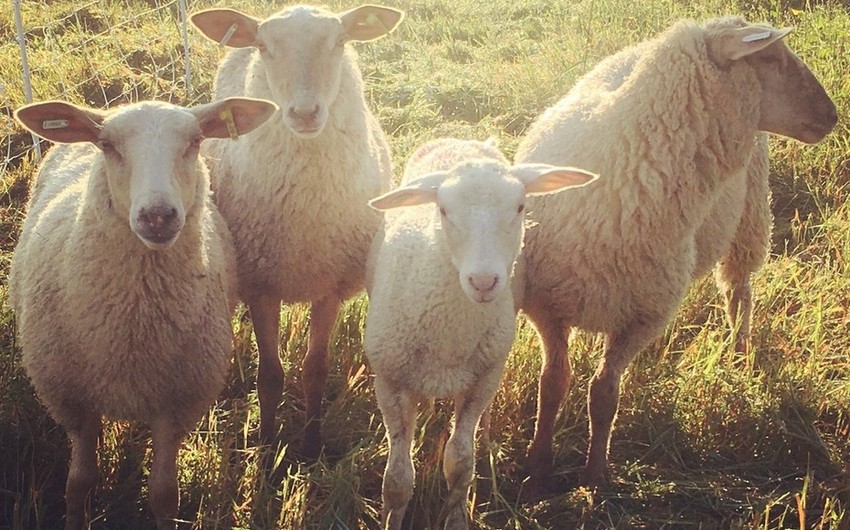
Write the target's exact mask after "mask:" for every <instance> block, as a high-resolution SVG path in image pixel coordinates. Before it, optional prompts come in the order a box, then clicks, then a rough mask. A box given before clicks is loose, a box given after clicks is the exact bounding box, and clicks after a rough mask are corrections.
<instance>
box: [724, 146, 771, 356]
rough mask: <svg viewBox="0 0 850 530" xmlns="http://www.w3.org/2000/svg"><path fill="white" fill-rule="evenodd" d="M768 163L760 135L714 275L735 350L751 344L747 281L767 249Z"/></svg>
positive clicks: (750, 295)
mask: <svg viewBox="0 0 850 530" xmlns="http://www.w3.org/2000/svg"><path fill="white" fill-rule="evenodd" d="M769 176H770V161H769V152H768V145H767V135H766V134H764V133H759V134H758V135H757V137H756V144H755V147H754V148H753V152H752V154H751V155H750V160H749V163H748V164H747V197H746V200H745V201H744V211H743V212H742V214H741V221H740V223H739V225H738V230H737V231H736V232H735V237H734V239H733V240H732V245H731V247H730V249H729V252H728V253H727V255H726V256H724V257H723V259H722V260H721V261H720V264H719V266H718V267H717V269H716V271H715V280H716V283H717V286H718V288H719V289H720V291H721V292H722V293H723V295H724V296H725V298H726V318H727V319H728V321H729V326H730V327H731V330H732V333H735V350H736V351H738V352H742V353H743V352H746V351H747V349H748V348H749V344H750V326H751V321H752V313H753V301H752V288H751V286H750V277H751V276H752V273H754V272H755V271H757V270H759V269H760V268H761V266H762V264H763V263H764V261H765V259H766V258H767V253H768V250H769V249H770V234H771V230H772V228H773V213H772V212H771V211H770V202H771V198H770V185H769Z"/></svg>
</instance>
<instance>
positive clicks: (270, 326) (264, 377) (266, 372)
mask: <svg viewBox="0 0 850 530" xmlns="http://www.w3.org/2000/svg"><path fill="white" fill-rule="evenodd" d="M248 306H249V307H250V308H251V320H252V321H253V323H254V335H255V336H256V337H257V350H258V351H259V355H260V364H259V367H258V369H257V394H258V396H259V398H260V442H261V443H262V444H263V445H270V444H272V443H273V442H274V441H275V439H276V438H277V421H276V417H277V408H278V406H279V405H280V401H281V398H282V396H283V368H282V367H281V365H280V354H279V353H278V333H279V330H280V300H278V299H277V298H275V297H273V296H267V295H259V296H257V297H255V298H253V299H252V300H250V301H249V302H248Z"/></svg>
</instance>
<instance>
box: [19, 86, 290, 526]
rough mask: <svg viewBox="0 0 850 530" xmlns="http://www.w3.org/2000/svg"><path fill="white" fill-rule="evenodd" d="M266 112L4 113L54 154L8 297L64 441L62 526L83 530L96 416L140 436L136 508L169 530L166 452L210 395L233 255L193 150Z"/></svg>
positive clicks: (232, 286)
mask: <svg viewBox="0 0 850 530" xmlns="http://www.w3.org/2000/svg"><path fill="white" fill-rule="evenodd" d="M275 109H276V107H275V106H274V104H272V103H270V102H267V101H261V100H253V99H246V98H230V99H225V100H222V101H219V102H216V103H211V104H207V105H200V106H196V107H192V108H189V109H187V108H183V107H178V106H175V105H171V104H168V103H159V102H144V103H136V104H132V105H127V106H125V107H121V108H118V109H113V110H108V111H101V110H95V109H90V108H85V107H80V106H76V105H72V104H70V103H65V102H61V101H50V102H45V103H37V104H33V105H28V106H25V107H22V108H20V109H19V110H18V111H17V112H16V113H15V116H16V118H17V119H18V121H20V122H21V123H22V124H23V125H24V126H25V127H26V128H27V129H29V130H30V131H32V132H34V133H35V134H38V135H39V136H42V137H44V138H46V139H48V140H51V141H54V142H63V143H64V145H59V146H56V147H55V148H53V149H51V150H50V152H49V153H48V155H47V157H45V159H44V161H43V163H42V164H41V167H40V169H39V172H38V175H37V177H36V182H35V185H34V187H33V190H32V192H31V194H30V200H29V205H28V215H27V217H26V220H25V221H24V223H23V229H22V233H21V236H20V240H19V242H18V245H17V248H16V249H15V253H14V256H13V259H12V265H11V271H10V276H9V288H10V302H11V307H12V309H13V310H14V311H15V313H16V317H17V329H18V334H19V337H20V344H21V349H22V352H23V360H22V364H23V366H24V368H25V369H26V371H27V373H28V375H29V377H30V379H31V380H32V383H33V385H34V386H35V389H36V391H37V392H38V395H39V396H40V398H41V400H42V401H43V402H44V404H45V405H46V406H47V409H48V411H49V412H50V414H51V415H52V416H53V417H54V418H55V419H56V421H58V422H59V423H60V424H61V425H62V426H63V427H64V428H65V430H66V431H67V433H68V436H69V438H70V440H71V462H70V467H69V471H68V480H67V484H66V490H65V497H66V515H65V528H66V530H70V529H80V528H83V527H86V528H87V527H88V526H87V525H86V524H85V519H86V515H85V500H86V496H87V495H88V492H89V490H90V489H91V488H92V486H93V485H94V483H95V482H96V481H97V439H98V436H99V433H100V429H101V418H102V417H103V416H107V417H109V418H114V419H125V420H138V421H142V422H147V423H149V424H150V426H151V433H152V438H153V449H154V453H153V466H152V469H151V472H150V479H149V492H150V493H149V500H150V505H151V508H152V511H153V514H154V516H155V518H156V525H157V527H158V528H160V529H163V528H173V527H174V521H173V519H174V517H175V516H176V515H177V508H178V504H179V493H178V484H177V469H176V459H177V451H178V448H179V446H180V442H181V440H182V439H183V437H184V436H185V435H186V434H187V433H188V431H189V430H191V429H192V428H193V427H194V425H195V424H196V423H197V421H198V420H199V419H200V418H201V416H202V415H203V414H204V413H205V412H206V410H207V409H208V408H209V406H210V405H211V404H212V402H213V401H214V400H215V398H216V396H217V394H218V392H219V391H220V390H221V388H222V387H223V386H224V383H225V378H226V375H227V371H228V369H229V358H230V349H231V334H232V332H231V326H230V316H231V312H232V310H233V308H234V306H235V303H236V263H235V259H236V258H235V255H234V249H233V244H232V242H231V239H230V233H229V232H228V230H227V226H226V224H225V223H224V220H223V219H222V218H221V216H220V215H219V214H218V212H217V210H216V208H215V206H214V205H213V204H212V201H211V198H210V190H209V176H208V173H207V169H206V167H205V166H204V164H203V162H202V161H201V159H200V158H199V148H200V143H201V140H202V139H203V138H226V137H228V136H236V135H238V134H244V133H246V132H248V131H250V130H251V129H253V128H255V127H257V126H258V125H260V124H261V123H262V122H263V121H265V120H266V119H267V118H268V117H269V116H271V115H272V113H273V112H274V110H275Z"/></svg>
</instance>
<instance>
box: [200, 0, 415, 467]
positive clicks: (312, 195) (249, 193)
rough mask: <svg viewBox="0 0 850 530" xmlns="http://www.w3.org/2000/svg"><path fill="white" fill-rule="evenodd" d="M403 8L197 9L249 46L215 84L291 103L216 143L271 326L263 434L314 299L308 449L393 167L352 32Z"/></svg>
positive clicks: (395, 18) (305, 373) (269, 438)
mask: <svg viewBox="0 0 850 530" xmlns="http://www.w3.org/2000/svg"><path fill="white" fill-rule="evenodd" d="M402 16H403V14H402V12H401V11H397V10H395V9H391V8H387V7H380V6H371V5H367V6H362V7H359V8H356V9H352V10H350V11H347V12H344V13H341V14H334V13H331V12H329V11H327V10H325V9H321V8H317V7H310V6H293V7H288V8H286V9H284V10H283V11H281V12H279V13H277V14H275V15H273V16H271V17H269V18H267V19H265V20H262V21H261V20H257V19H255V18H252V17H250V16H248V15H244V14H242V13H239V12H237V11H233V10H229V9H211V10H207V11H201V12H199V13H196V14H194V15H193V16H192V17H191V18H192V22H193V23H194V24H195V26H197V27H198V28H199V29H200V30H201V31H202V32H203V33H204V34H205V35H206V36H207V37H209V38H210V39H212V40H214V41H216V42H219V41H220V42H226V44H227V45H228V46H231V47H235V48H237V49H236V50H233V51H231V52H230V53H229V54H228V55H227V57H226V58H225V59H224V60H223V62H222V63H221V65H220V66H219V69H218V74H217V77H216V82H215V98H217V99H218V98H223V97H227V96H234V95H248V96H251V97H261V98H267V99H271V100H272V101H275V102H276V103H277V104H278V105H279V106H280V109H281V110H280V112H281V113H280V115H277V116H275V118H274V119H272V120H270V121H269V122H268V123H267V124H266V125H264V126H263V127H260V128H259V129H257V131H255V132H254V133H252V134H249V135H248V138H246V141H245V142H238V143H230V142H210V143H209V144H208V150H207V152H206V154H207V156H208V157H209V158H210V159H211V164H210V172H211V175H212V179H213V189H214V193H215V201H216V204H217V205H218V207H219V208H220V210H221V213H222V215H223V216H224V218H225V219H226V220H227V223H228V226H229V227H230V229H231V231H232V232H233V236H234V241H235V244H236V250H237V270H238V275H239V293H240V298H241V299H242V300H243V301H244V302H245V303H246V304H247V306H248V307H249V308H250V312H251V318H252V320H253V323H254V333H255V335H256V338H257V349H258V350H259V369H258V375H257V393H258V394H259V400H260V439H261V442H262V443H263V444H270V443H272V442H273V441H274V440H275V439H276V437H277V424H276V420H275V416H276V411H277V407H278V406H279V405H280V401H281V395H282V392H283V376H284V374H283V370H282V368H281V364H280V356H279V353H278V331H279V321H280V303H281V301H284V302H287V303H290V302H309V303H310V304H311V306H312V307H311V317H310V318H311V324H310V339H309V345H308V351H307V354H306V355H305V357H304V360H303V367H302V377H303V389H304V398H305V402H306V429H305V433H304V438H303V441H302V445H301V455H302V456H303V457H305V458H308V459H312V458H316V457H317V456H318V455H319V452H320V449H321V434H320V421H321V410H322V394H323V391H324V386H325V380H326V378H327V374H328V370H329V360H328V351H327V350H328V342H329V340H330V334H331V331H332V329H333V325H334V323H335V320H336V315H337V313H338V311H339V308H340V305H341V303H342V301H343V300H345V299H346V298H348V297H350V296H352V295H353V294H355V293H357V292H358V291H360V290H362V289H363V287H364V282H365V279H364V276H365V263H366V258H367V255H368V252H369V246H370V244H371V241H372V238H373V236H374V234H375V232H376V230H377V228H378V225H379V223H380V215H379V214H378V213H377V212H375V211H373V210H371V209H370V208H369V207H368V206H367V201H368V200H369V199H371V198H372V197H375V196H376V195H378V194H380V193H381V192H382V191H386V190H388V189H389V187H390V185H391V181H392V176H393V173H392V168H391V165H390V148H389V145H388V143H387V140H386V136H385V135H384V132H383V131H382V130H381V127H380V125H379V124H378V122H377V120H376V119H375V117H374V116H373V115H372V113H371V112H370V111H369V109H368V107H367V104H366V101H365V98H364V96H363V80H362V78H361V74H360V70H359V68H358V66H357V62H356V54H355V52H354V50H352V49H351V47H349V46H346V43H347V42H349V41H368V40H373V39H377V38H379V37H381V36H383V35H385V34H387V33H389V32H390V31H392V30H393V29H394V28H395V27H396V26H397V25H398V24H399V22H400V21H401V19H402Z"/></svg>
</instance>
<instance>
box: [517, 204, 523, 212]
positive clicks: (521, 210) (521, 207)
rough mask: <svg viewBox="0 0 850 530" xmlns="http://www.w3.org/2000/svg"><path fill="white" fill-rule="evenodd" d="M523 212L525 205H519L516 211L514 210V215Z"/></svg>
mask: <svg viewBox="0 0 850 530" xmlns="http://www.w3.org/2000/svg"><path fill="white" fill-rule="evenodd" d="M523 210H525V205H524V204H520V205H519V208H517V209H516V213H522V212H523Z"/></svg>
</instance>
